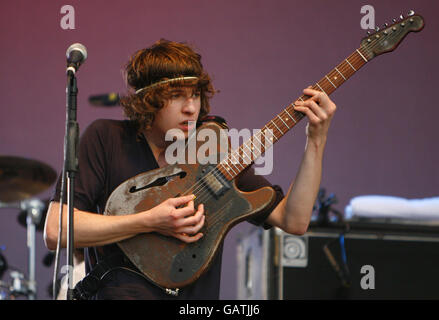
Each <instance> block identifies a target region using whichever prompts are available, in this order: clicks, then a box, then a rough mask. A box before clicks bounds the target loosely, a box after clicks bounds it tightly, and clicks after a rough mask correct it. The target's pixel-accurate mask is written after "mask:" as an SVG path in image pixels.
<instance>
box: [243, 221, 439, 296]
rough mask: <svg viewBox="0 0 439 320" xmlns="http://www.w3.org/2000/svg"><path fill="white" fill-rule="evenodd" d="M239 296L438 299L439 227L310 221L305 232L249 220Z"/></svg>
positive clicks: (401, 223) (431, 225) (380, 222)
mask: <svg viewBox="0 0 439 320" xmlns="http://www.w3.org/2000/svg"><path fill="white" fill-rule="evenodd" d="M237 259H238V261H237V262H238V275H237V280H238V290H237V291H238V292H237V298H238V299H374V300H377V299H438V298H439V273H438V270H439V227H438V226H436V225H435V224H423V225H420V224H419V225H414V224H412V223H404V222H403V221H400V222H399V223H388V222H385V221H384V222H383V221H371V220H368V221H352V222H349V229H346V228H345V225H340V224H336V223H334V224H329V225H326V226H324V227H323V226H319V225H317V224H315V223H311V225H310V228H309V230H308V232H307V233H306V234H305V235H303V236H294V235H290V234H287V233H285V232H283V231H281V230H279V229H277V228H272V229H271V230H268V231H264V230H262V229H260V228H256V227H255V228H252V229H251V230H250V232H249V233H248V234H245V235H241V237H240V238H239V243H238V254H237Z"/></svg>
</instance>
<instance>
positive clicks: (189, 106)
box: [183, 96, 197, 113]
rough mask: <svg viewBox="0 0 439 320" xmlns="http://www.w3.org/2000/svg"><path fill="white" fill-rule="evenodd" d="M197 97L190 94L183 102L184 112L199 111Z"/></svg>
mask: <svg viewBox="0 0 439 320" xmlns="http://www.w3.org/2000/svg"><path fill="white" fill-rule="evenodd" d="M196 100H197V98H196V97H193V96H190V97H188V98H186V99H185V101H184V104H183V112H185V113H195V112H196V111H197V105H196Z"/></svg>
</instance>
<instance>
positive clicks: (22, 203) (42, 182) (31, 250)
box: [0, 156, 57, 300]
mask: <svg viewBox="0 0 439 320" xmlns="http://www.w3.org/2000/svg"><path fill="white" fill-rule="evenodd" d="M56 178H57V174H56V172H55V170H53V169H52V168H51V167H50V166H48V165H47V164H44V163H42V162H40V161H37V160H32V159H26V158H21V157H12V156H0V208H15V209H18V210H19V212H20V213H19V216H18V222H19V223H20V224H22V225H24V226H25V227H26V228H27V250H28V274H27V278H26V277H25V275H24V274H23V273H22V272H21V271H19V270H15V269H14V270H12V271H10V272H9V276H10V278H11V280H10V282H5V281H2V277H3V274H4V273H5V272H6V271H7V270H8V263H7V260H6V258H5V257H4V255H3V254H2V252H1V251H2V249H1V248H0V300H9V299H16V298H17V297H20V296H24V297H27V298H28V299H29V300H34V299H36V293H37V285H36V280H35V235H36V234H35V233H36V231H37V230H38V231H42V230H43V229H44V220H45V215H46V212H47V207H48V201H42V200H40V199H38V198H35V196H36V195H37V194H39V193H41V192H43V191H46V190H47V189H48V188H50V186H51V185H52V184H53V183H54V182H55V180H56Z"/></svg>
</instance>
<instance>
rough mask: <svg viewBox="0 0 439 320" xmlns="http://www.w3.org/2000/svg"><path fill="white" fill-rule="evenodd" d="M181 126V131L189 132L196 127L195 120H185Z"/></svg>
mask: <svg viewBox="0 0 439 320" xmlns="http://www.w3.org/2000/svg"><path fill="white" fill-rule="evenodd" d="M179 126H180V128H181V129H183V130H185V131H187V130H191V129H192V128H193V127H194V126H195V121H194V120H185V121H182V122H180V123H179Z"/></svg>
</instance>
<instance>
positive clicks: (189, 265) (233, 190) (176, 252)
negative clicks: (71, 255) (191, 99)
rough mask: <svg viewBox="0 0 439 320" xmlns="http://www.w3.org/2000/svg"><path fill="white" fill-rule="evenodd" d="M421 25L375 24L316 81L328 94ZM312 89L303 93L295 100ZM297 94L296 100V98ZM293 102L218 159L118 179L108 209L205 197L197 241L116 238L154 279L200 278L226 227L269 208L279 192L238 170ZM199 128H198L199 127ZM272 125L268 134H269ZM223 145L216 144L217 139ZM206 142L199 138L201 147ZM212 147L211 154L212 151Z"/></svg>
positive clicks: (280, 131) (289, 118) (133, 209)
mask: <svg viewBox="0 0 439 320" xmlns="http://www.w3.org/2000/svg"><path fill="white" fill-rule="evenodd" d="M423 27H424V20H423V18H422V17H421V16H419V15H415V14H414V12H413V11H411V12H410V13H409V15H408V16H407V17H406V18H403V17H402V16H401V19H400V20H399V21H397V22H396V21H395V20H394V23H393V24H392V25H390V26H387V25H386V27H385V29H383V30H377V31H376V32H375V33H373V34H370V35H369V36H367V37H365V38H363V39H362V41H361V45H360V47H359V48H358V49H356V50H355V51H354V52H353V53H352V54H351V55H350V56H348V57H347V58H346V59H344V60H343V61H342V62H341V63H340V64H338V65H337V66H336V67H335V68H334V69H332V70H331V71H330V72H329V73H328V74H326V75H325V76H324V77H323V78H322V79H321V80H320V81H318V82H317V83H316V84H315V85H314V86H313V87H312V88H313V89H315V90H319V91H323V92H325V93H326V94H328V95H330V94H331V93H333V92H334V91H335V90H336V89H338V88H339V87H340V86H341V85H342V84H343V83H344V82H345V81H347V80H348V79H349V78H350V77H352V76H353V75H354V74H355V73H356V72H357V71H358V70H359V69H360V68H361V67H363V66H364V65H365V64H366V63H367V62H369V61H370V60H372V59H373V58H374V57H376V56H378V55H380V54H383V53H386V52H391V51H393V50H395V49H396V47H397V46H398V45H399V44H400V43H401V41H402V40H403V39H404V37H405V36H406V35H407V34H408V33H410V32H417V31H420V30H422V28H423ZM308 98H309V97H308V96H306V95H302V96H301V97H299V98H298V100H302V101H304V100H306V99H308ZM295 101H297V100H295ZM293 107H294V103H291V104H290V105H288V106H287V107H286V108H285V109H283V110H282V112H280V113H279V114H278V115H276V116H275V117H274V118H273V119H272V120H271V121H269V122H268V123H267V124H266V125H265V126H264V127H263V128H262V129H261V131H260V132H259V133H257V134H255V135H253V137H251V138H250V139H249V140H247V141H246V142H245V143H243V144H242V145H241V146H240V147H239V148H238V149H236V150H234V151H232V152H229V153H228V154H227V155H226V156H225V157H222V160H221V159H220V157H219V156H218V159H219V160H220V161H219V163H218V162H217V164H200V163H196V164H175V165H169V166H167V167H164V168H160V169H156V170H152V171H149V172H146V173H143V174H139V175H137V176H135V177H133V178H131V179H129V180H127V181H125V182H124V183H122V184H121V185H120V186H118V187H117V188H116V189H115V190H114V191H113V193H112V194H111V195H110V197H109V199H108V201H107V204H106V208H105V212H104V214H105V215H126V214H132V213H138V212H141V211H145V210H149V209H151V208H153V207H155V206H157V205H159V204H160V203H162V202H163V201H165V200H166V199H168V198H173V197H177V196H182V195H188V194H194V195H195V196H196V198H195V200H194V202H195V207H198V204H200V203H202V204H204V208H205V216H206V219H205V224H204V226H203V228H202V229H201V230H200V232H202V233H203V234H204V236H203V237H202V238H201V239H200V240H198V241H196V242H195V243H190V244H187V243H184V242H182V241H180V240H178V239H176V238H173V237H167V236H163V235H161V234H158V233H154V232H153V233H144V234H139V235H136V236H135V237H133V238H130V239H127V240H123V241H121V242H119V243H118V245H119V247H120V248H121V249H122V251H123V252H124V254H125V255H126V256H127V257H128V258H129V259H130V261H131V262H132V263H133V264H134V265H135V266H136V267H137V268H138V269H139V270H140V271H141V272H142V273H143V274H144V275H145V276H146V277H147V278H148V279H149V280H150V281H151V282H153V283H154V284H155V285H157V286H159V287H161V288H163V289H168V290H169V289H175V288H181V287H184V286H186V285H189V284H191V283H193V282H194V281H196V280H197V279H198V278H199V277H200V276H201V275H202V274H203V273H204V272H205V271H206V270H207V269H208V268H209V267H210V265H211V263H212V261H213V258H214V256H215V254H216V252H217V249H218V248H219V247H220V244H221V243H222V241H223V239H224V237H225V236H226V234H227V232H228V231H229V230H230V229H231V228H232V227H233V226H235V225H236V224H237V223H239V222H241V221H244V220H246V219H248V218H250V217H252V216H253V215H256V214H257V213H258V212H260V211H261V210H264V209H265V208H267V207H268V206H269V205H270V204H272V203H273V201H274V200H275V192H274V190H273V189H272V188H270V187H264V188H261V189H258V190H256V191H253V192H243V191H241V190H239V189H238V188H237V186H236V182H235V178H236V177H237V176H238V175H239V174H240V173H241V172H242V171H243V170H244V169H245V168H247V167H248V166H249V165H250V164H251V163H253V162H254V160H255V159H256V158H258V157H259V156H260V155H261V154H263V153H264V152H265V150H266V149H267V148H268V147H270V146H271V145H273V144H274V143H275V142H277V141H278V140H279V139H280V138H281V137H282V136H283V135H285V134H286V133H287V132H288V131H289V130H290V129H292V128H293V127H294V126H295V125H296V124H297V123H298V122H299V121H300V120H301V119H303V118H304V117H305V115H304V114H302V113H300V112H298V111H295V110H294V108H293ZM201 128H207V129H211V130H213V131H214V132H216V133H217V137H220V136H221V129H222V127H221V126H220V125H219V124H218V123H216V122H208V123H206V124H204V125H203V126H202V127H201ZM197 131H198V132H200V130H197ZM267 132H270V133H271V135H270V136H268V135H267ZM218 146H219V145H218ZM200 147H201V145H200V144H199V143H198V142H197V148H200ZM207 155H208V154H207Z"/></svg>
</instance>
